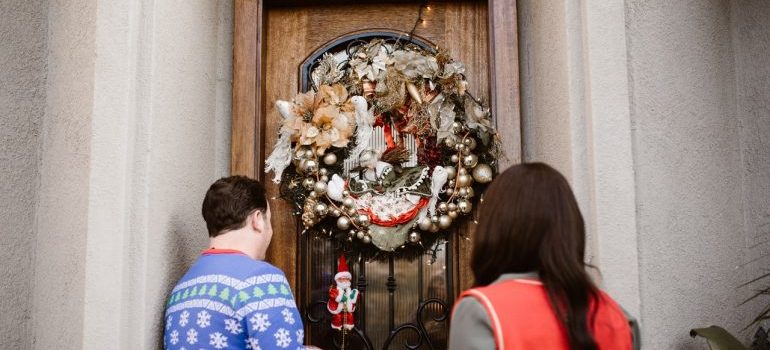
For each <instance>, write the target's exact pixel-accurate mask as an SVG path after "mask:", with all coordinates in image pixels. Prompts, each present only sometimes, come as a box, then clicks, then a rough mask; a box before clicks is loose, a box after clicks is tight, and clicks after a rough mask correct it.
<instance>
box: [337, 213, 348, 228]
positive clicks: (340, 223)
mask: <svg viewBox="0 0 770 350" xmlns="http://www.w3.org/2000/svg"><path fill="white" fill-rule="evenodd" d="M337 228H339V229H340V230H347V229H349V228H350V219H348V217H347V216H340V217H339V218H338V219H337Z"/></svg>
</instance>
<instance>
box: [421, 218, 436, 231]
mask: <svg viewBox="0 0 770 350" xmlns="http://www.w3.org/2000/svg"><path fill="white" fill-rule="evenodd" d="M432 224H433V223H432V222H430V218H429V217H427V216H426V217H424V218H422V219H421V220H420V222H418V223H417V226H418V227H419V228H420V230H423V231H428V230H430V226H431V225H432Z"/></svg>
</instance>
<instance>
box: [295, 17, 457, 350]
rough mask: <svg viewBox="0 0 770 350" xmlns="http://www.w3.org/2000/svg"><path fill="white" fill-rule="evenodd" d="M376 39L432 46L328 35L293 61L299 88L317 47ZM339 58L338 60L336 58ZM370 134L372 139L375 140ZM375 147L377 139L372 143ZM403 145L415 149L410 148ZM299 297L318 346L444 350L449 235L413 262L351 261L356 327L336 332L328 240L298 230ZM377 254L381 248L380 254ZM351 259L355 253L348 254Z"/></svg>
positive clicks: (400, 36)
mask: <svg viewBox="0 0 770 350" xmlns="http://www.w3.org/2000/svg"><path fill="white" fill-rule="evenodd" d="M375 38H380V39H383V40H385V41H386V42H387V43H392V44H394V45H398V44H400V43H407V42H409V43H411V44H415V45H418V46H420V47H423V48H425V49H427V50H431V51H432V50H434V47H435V46H434V45H432V44H431V43H429V42H428V41H427V40H424V39H420V38H417V37H411V38H410V37H409V35H408V34H407V33H403V32H397V31H386V30H373V31H366V32H361V33H356V34H351V35H348V36H345V37H342V38H339V39H336V40H334V41H332V42H330V43H328V44H327V45H325V46H324V47H322V48H320V49H319V50H317V51H315V52H314V53H313V54H311V55H310V57H308V58H307V59H306V60H305V61H304V63H303V64H302V65H301V66H300V88H301V89H302V91H308V90H309V89H311V88H313V87H311V84H312V83H311V80H310V72H312V70H313V68H314V67H315V65H316V64H317V62H318V60H319V58H321V57H322V56H323V54H324V53H331V54H336V55H345V54H347V56H346V57H349V54H348V53H349V52H350V51H351V48H353V47H355V46H356V45H361V44H364V43H366V42H368V41H369V40H371V39H375ZM343 64H345V63H344V62H343ZM377 140H378V138H377V137H374V140H373V142H378V141H377ZM373 146H375V147H377V145H373ZM413 148H414V146H413V147H412V149H410V151H412V152H415V151H416V150H415V149H413ZM299 242H300V256H299V257H298V262H299V266H300V280H299V300H298V301H299V303H300V307H301V309H302V310H301V311H302V314H303V317H304V319H305V324H306V332H307V333H306V337H307V340H308V342H309V343H310V344H313V345H317V346H319V347H321V348H324V349H339V348H340V347H341V345H342V344H343V341H344V344H345V348H347V349H368V350H373V349H396V348H405V349H445V348H446V343H447V338H448V332H449V327H448V321H449V320H448V318H449V308H450V306H451V305H452V303H453V301H454V300H453V299H454V297H453V286H452V281H453V272H452V255H451V252H452V241H451V240H450V241H439V242H437V243H436V244H435V245H434V246H433V247H431V249H429V250H428V252H429V253H430V254H429V255H426V256H422V257H420V258H418V259H416V260H414V261H408V260H404V259H398V258H395V257H394V256H392V255H389V256H388V255H384V256H383V257H382V258H381V259H375V260H373V261H369V262H366V261H363V259H360V258H358V259H357V260H351V262H350V265H351V266H350V268H351V273H352V274H353V281H355V285H356V287H357V288H358V289H359V291H360V293H361V294H360V295H361V297H360V298H359V302H358V305H357V307H356V310H357V311H356V313H355V320H356V327H355V328H354V329H353V330H351V331H349V332H347V333H346V334H345V335H344V338H345V339H343V335H342V333H341V332H339V331H335V330H333V329H331V327H330V322H331V315H330V314H329V312H328V311H327V310H326V301H327V299H328V291H329V287H330V286H331V285H332V284H333V283H334V281H333V276H334V273H335V271H336V270H337V258H338V250H337V249H336V248H337V247H334V246H333V242H331V241H329V240H324V239H320V238H312V237H310V236H309V235H301V236H300V237H299ZM383 254H385V253H383ZM348 258H349V259H355V258H356V257H350V256H349V257H348Z"/></svg>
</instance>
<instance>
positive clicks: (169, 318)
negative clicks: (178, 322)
mask: <svg viewBox="0 0 770 350" xmlns="http://www.w3.org/2000/svg"><path fill="white" fill-rule="evenodd" d="M173 320H174V317H172V316H169V317H168V318H166V330H169V329H171V321H173Z"/></svg>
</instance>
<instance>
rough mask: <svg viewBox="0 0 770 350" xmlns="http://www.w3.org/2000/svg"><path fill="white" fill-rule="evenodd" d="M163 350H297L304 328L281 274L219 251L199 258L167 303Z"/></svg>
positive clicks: (263, 264) (241, 257)
mask: <svg viewBox="0 0 770 350" xmlns="http://www.w3.org/2000/svg"><path fill="white" fill-rule="evenodd" d="M165 316H166V324H165V333H164V336H163V345H164V347H165V348H166V349H201V348H203V349H262V350H268V349H302V348H303V345H302V342H303V340H304V336H305V334H304V330H303V327H302V319H301V317H300V314H299V311H298V310H297V304H296V302H295V301H294V296H293V295H292V293H291V290H290V288H289V284H288V283H287V281H286V277H285V276H284V274H283V272H282V271H281V270H279V269H278V268H276V267H275V266H273V265H270V264H268V263H266V262H264V261H257V260H254V259H251V258H249V257H248V256H246V255H244V254H241V253H238V252H234V251H224V250H219V251H217V250H209V251H207V252H204V254H203V255H202V256H201V257H200V258H198V260H197V261H196V262H195V264H193V266H192V267H190V270H189V271H187V273H186V274H185V275H184V277H182V279H181V280H180V281H179V283H177V285H176V287H174V289H173V290H172V291H171V297H170V298H169V301H168V304H167V305H166V315H165Z"/></svg>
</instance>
